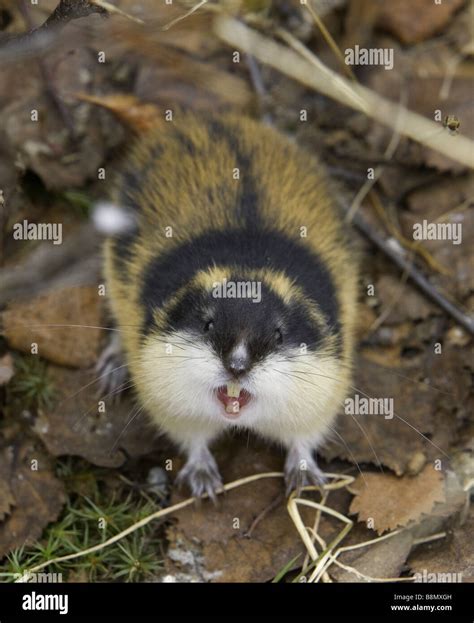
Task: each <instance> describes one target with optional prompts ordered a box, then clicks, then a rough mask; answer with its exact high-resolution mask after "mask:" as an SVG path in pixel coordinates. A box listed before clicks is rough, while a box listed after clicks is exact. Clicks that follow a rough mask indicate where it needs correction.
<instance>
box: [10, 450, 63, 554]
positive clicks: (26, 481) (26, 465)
mask: <svg viewBox="0 0 474 623" xmlns="http://www.w3.org/2000/svg"><path fill="white" fill-rule="evenodd" d="M1 460H2V462H3V464H4V465H5V469H2V476H4V477H5V478H6V479H7V480H8V482H9V484H10V487H11V492H12V495H13V499H14V501H13V502H12V508H11V510H10V512H9V514H8V516H7V518H6V519H5V520H4V521H3V522H2V523H0V556H3V555H4V554H6V553H8V552H10V551H11V550H12V549H14V548H16V547H21V546H22V545H24V544H25V543H31V542H32V541H33V540H34V539H37V538H39V537H40V536H41V534H42V532H43V529H44V527H45V526H46V525H47V524H48V523H49V522H50V521H54V520H55V519H56V518H57V517H58V515H59V513H60V511H61V509H62V507H63V504H64V502H65V499H66V498H65V494H64V487H63V484H62V482H61V481H60V480H58V479H57V478H56V477H55V476H54V474H53V471H52V470H51V468H50V465H49V460H48V459H47V458H46V457H45V456H44V455H43V454H42V453H41V452H40V451H38V450H37V449H36V448H35V447H34V445H33V444H32V443H30V442H28V441H25V442H23V443H22V445H21V446H13V445H12V446H9V447H8V448H6V449H4V450H3V452H2V455H1ZM35 461H36V462H37V463H35Z"/></svg>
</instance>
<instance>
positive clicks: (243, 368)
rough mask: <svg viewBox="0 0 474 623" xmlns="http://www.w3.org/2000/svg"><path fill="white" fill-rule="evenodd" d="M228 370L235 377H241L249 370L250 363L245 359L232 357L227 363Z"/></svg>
mask: <svg viewBox="0 0 474 623" xmlns="http://www.w3.org/2000/svg"><path fill="white" fill-rule="evenodd" d="M226 368H227V370H228V371H229V372H230V373H231V374H232V375H233V376H235V377H237V378H238V377H240V376H242V375H243V374H245V373H246V372H247V371H248V363H247V361H246V360H245V359H242V358H240V359H235V358H234V359H232V358H231V359H230V360H229V361H228V362H227V365H226Z"/></svg>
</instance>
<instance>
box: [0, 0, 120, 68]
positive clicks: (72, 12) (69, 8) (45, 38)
mask: <svg viewBox="0 0 474 623" xmlns="http://www.w3.org/2000/svg"><path fill="white" fill-rule="evenodd" d="M92 13H99V14H101V15H104V16H105V17H107V15H108V13H107V11H106V10H105V9H104V8H103V7H101V6H98V5H96V4H93V3H91V2H89V0H60V2H59V4H58V5H57V7H56V8H55V9H54V11H53V12H52V13H51V15H50V16H49V17H48V18H47V20H46V21H45V22H43V24H41V25H40V26H38V27H37V28H33V29H32V30H28V31H27V32H24V33H21V34H19V35H11V36H9V37H6V38H4V39H3V40H2V41H1V42H0V43H1V44H2V45H1V48H0V53H1V54H0V56H1V60H2V61H3V62H5V61H9V60H14V61H17V60H18V59H19V58H20V57H21V56H25V55H33V54H38V53H39V52H41V51H42V50H44V49H45V48H46V47H48V45H49V44H50V43H51V42H52V41H53V40H54V39H55V38H56V36H57V34H58V33H59V32H60V31H61V30H62V29H63V28H64V26H66V24H68V23H69V22H71V21H72V20H75V19H80V18H81V17H87V16H89V15H91V14H92Z"/></svg>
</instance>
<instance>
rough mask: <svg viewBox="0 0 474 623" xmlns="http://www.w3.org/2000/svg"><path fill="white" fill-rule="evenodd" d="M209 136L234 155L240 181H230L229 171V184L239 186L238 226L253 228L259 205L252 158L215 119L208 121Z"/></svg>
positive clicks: (229, 131) (230, 131)
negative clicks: (227, 147) (220, 142)
mask: <svg viewBox="0 0 474 623" xmlns="http://www.w3.org/2000/svg"><path fill="white" fill-rule="evenodd" d="M207 125H208V128H209V136H210V137H211V139H213V140H215V141H219V140H221V141H224V142H226V143H227V144H228V145H229V149H230V151H231V152H232V153H233V154H234V155H235V158H236V165H237V168H238V169H239V172H240V179H238V180H232V179H231V175H232V171H229V184H231V183H234V184H239V188H240V193H239V198H238V201H237V205H236V206H235V210H236V217H237V221H238V222H239V224H241V225H242V226H245V227H249V228H250V227H255V226H257V225H259V224H260V217H259V212H258V206H259V205H261V198H260V193H259V190H258V188H257V184H258V182H257V180H256V178H255V175H254V172H253V170H252V156H251V154H250V153H248V152H247V151H246V150H244V148H243V146H242V144H241V141H240V140H239V136H238V134H236V133H235V132H233V131H232V128H231V127H230V126H229V125H225V124H223V123H219V122H218V121H216V120H215V119H211V120H209V121H208V124H207Z"/></svg>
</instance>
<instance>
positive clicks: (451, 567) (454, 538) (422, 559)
mask: <svg viewBox="0 0 474 623" xmlns="http://www.w3.org/2000/svg"><path fill="white" fill-rule="evenodd" d="M473 534H474V513H473V511H472V509H471V512H470V514H469V516H468V518H467V520H466V521H465V523H464V524H463V525H461V526H456V527H454V528H453V529H452V530H451V531H450V532H449V534H448V536H447V538H446V539H445V540H438V541H435V542H433V543H430V544H426V545H422V546H420V547H419V548H417V549H416V550H415V551H414V552H413V554H412V555H411V556H410V558H409V559H408V565H409V567H410V569H411V571H412V572H413V573H415V574H420V576H421V577H423V575H425V577H426V578H427V579H425V580H424V581H438V582H443V581H446V580H443V578H446V577H447V576H446V575H445V574H447V573H449V574H454V577H455V578H457V580H456V579H452V580H451V581H460V582H474V539H473V538H472V535H473ZM428 574H436V578H435V577H433V576H430V577H429V576H428ZM422 581H423V580H422Z"/></svg>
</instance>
